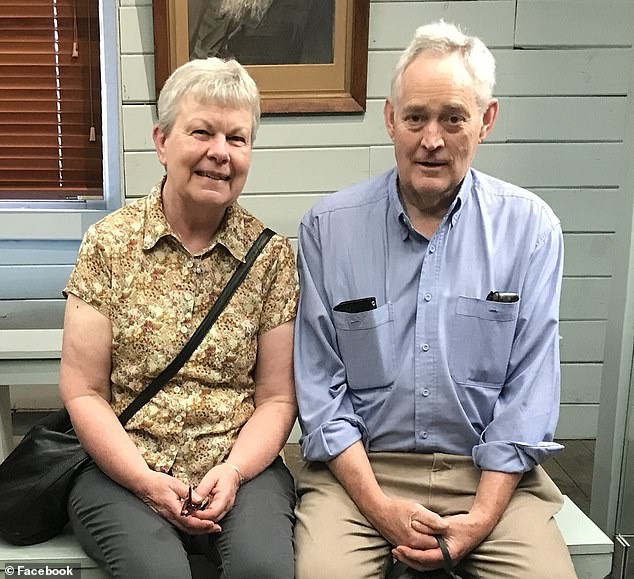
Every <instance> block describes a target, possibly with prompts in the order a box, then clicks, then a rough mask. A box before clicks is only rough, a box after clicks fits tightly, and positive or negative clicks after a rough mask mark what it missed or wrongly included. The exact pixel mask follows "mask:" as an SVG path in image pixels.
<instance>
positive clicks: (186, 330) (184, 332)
mask: <svg viewBox="0 0 634 579" xmlns="http://www.w3.org/2000/svg"><path fill="white" fill-rule="evenodd" d="M188 332H189V328H188V327H187V326H181V333H182V334H187V333H188Z"/></svg>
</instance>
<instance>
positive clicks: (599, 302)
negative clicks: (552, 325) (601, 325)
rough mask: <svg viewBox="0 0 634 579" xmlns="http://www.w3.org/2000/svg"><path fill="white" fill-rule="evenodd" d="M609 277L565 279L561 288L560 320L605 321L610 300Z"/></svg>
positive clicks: (610, 280)
mask: <svg viewBox="0 0 634 579" xmlns="http://www.w3.org/2000/svg"><path fill="white" fill-rule="evenodd" d="M611 282H612V279H611V278H609V277H592V278H588V277H566V278H564V280H563V284H562V288H561V306H560V309H559V318H560V319H561V320H605V319H607V317H608V302H609V298H610V284H611Z"/></svg>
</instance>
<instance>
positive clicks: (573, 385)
mask: <svg viewBox="0 0 634 579" xmlns="http://www.w3.org/2000/svg"><path fill="white" fill-rule="evenodd" d="M602 370H603V366H602V364H562V366H561V401H562V403H569V404H575V403H576V404H597V403H598V402H599V396H600V393H601V372H602Z"/></svg>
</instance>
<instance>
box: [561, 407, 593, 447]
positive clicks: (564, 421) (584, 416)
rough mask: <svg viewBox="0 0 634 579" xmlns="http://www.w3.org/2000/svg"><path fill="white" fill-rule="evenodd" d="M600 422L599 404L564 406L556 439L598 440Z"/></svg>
mask: <svg viewBox="0 0 634 579" xmlns="http://www.w3.org/2000/svg"><path fill="white" fill-rule="evenodd" d="M598 422H599V405H598V404H563V405H562V406H561V408H560V410H559V423H558V424H557V430H556V431H555V439H558V440H565V439H571V438H573V439H574V438H579V439H586V438H596V436H597V424H598Z"/></svg>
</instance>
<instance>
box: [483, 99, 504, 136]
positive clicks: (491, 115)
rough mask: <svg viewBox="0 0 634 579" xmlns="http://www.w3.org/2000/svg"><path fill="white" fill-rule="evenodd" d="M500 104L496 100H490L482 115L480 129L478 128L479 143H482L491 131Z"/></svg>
mask: <svg viewBox="0 0 634 579" xmlns="http://www.w3.org/2000/svg"><path fill="white" fill-rule="evenodd" d="M499 108H500V103H499V102H498V100H497V99H492V100H491V102H490V103H489V104H488V105H487V108H486V110H485V111H484V114H483V115H482V127H480V142H482V141H484V139H486V138H487V137H488V136H489V133H490V132H491V131H492V130H493V125H494V124H495V119H496V118H497V116H498V109H499Z"/></svg>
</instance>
